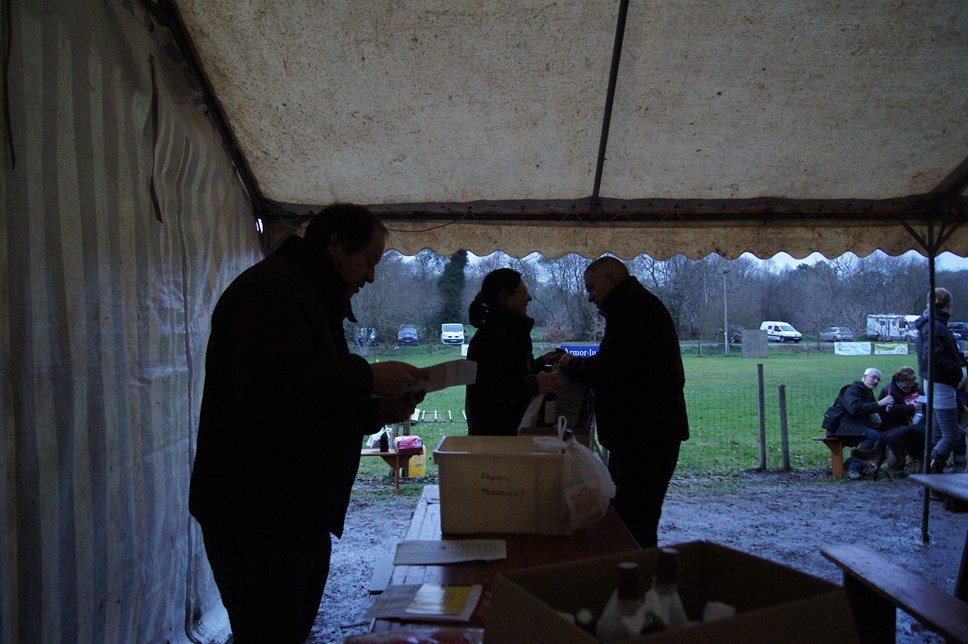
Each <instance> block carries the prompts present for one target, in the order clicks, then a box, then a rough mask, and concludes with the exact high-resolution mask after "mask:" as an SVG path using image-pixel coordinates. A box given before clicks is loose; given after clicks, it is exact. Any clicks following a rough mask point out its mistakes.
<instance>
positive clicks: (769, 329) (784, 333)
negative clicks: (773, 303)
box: [760, 320, 803, 342]
mask: <svg viewBox="0 0 968 644" xmlns="http://www.w3.org/2000/svg"><path fill="white" fill-rule="evenodd" d="M760 331H766V339H767V340H768V341H770V342H799V341H800V340H802V339H803V334H802V333H800V332H799V331H797V330H796V329H794V328H793V325H791V324H790V323H789V322H782V321H779V320H767V321H766V322H763V323H762V324H761V325H760Z"/></svg>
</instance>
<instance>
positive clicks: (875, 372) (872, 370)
mask: <svg viewBox="0 0 968 644" xmlns="http://www.w3.org/2000/svg"><path fill="white" fill-rule="evenodd" d="M864 376H865V377H866V376H881V377H882V378H883V377H884V374H882V373H881V370H880V369H875V368H874V367H868V368H867V369H865V370H864Z"/></svg>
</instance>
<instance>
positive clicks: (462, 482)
mask: <svg viewBox="0 0 968 644" xmlns="http://www.w3.org/2000/svg"><path fill="white" fill-rule="evenodd" d="M563 458H564V455H563V454H562V453H556V452H549V451H542V450H541V449H540V448H539V447H538V446H537V445H536V444H535V442H534V437H532V436H445V437H444V438H443V439H441V441H440V443H439V444H438V445H437V448H436V449H435V450H434V462H435V463H436V464H437V468H438V470H437V471H438V476H439V477H440V528H441V532H443V533H444V534H447V533H476V532H511V533H525V534H567V533H568V532H569V527H568V522H567V520H566V513H565V512H564V509H563V507H562V504H563V494H562V489H561V469H562V464H563Z"/></svg>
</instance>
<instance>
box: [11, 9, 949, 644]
mask: <svg viewBox="0 0 968 644" xmlns="http://www.w3.org/2000/svg"><path fill="white" fill-rule="evenodd" d="M3 6H4V10H3V11H0V45H2V46H0V60H2V67H0V69H2V74H3V82H2V83H0V94H2V95H0V99H2V108H3V110H2V119H0V165H2V173H0V203H2V204H3V210H2V212H0V263H2V266H3V270H2V271H0V417H2V418H3V423H4V424H3V431H0V458H2V468H0V469H2V471H3V476H0V521H2V525H0V615H2V618H0V641H3V642H37V641H82V642H100V641H112V642H113V641H117V642H121V641H130V642H155V641H183V640H187V639H193V640H194V641H207V640H210V639H211V638H212V636H213V634H214V633H217V632H218V631H219V629H220V628H221V627H223V626H224V611H221V609H220V603H219V597H218V593H217V590H216V588H215V585H214V583H213V580H212V578H211V572H210V569H209V567H208V566H207V564H206V561H205V553H204V548H203V544H202V542H201V538H200V534H199V532H198V529H197V525H196V524H194V523H193V522H192V521H191V519H190V517H189V514H188V508H187V490H188V480H189V475H190V472H191V467H192V462H193V458H194V445H195V435H196V429H197V424H198V423H197V421H198V411H199V404H200V400H201V385H202V382H203V381H204V377H205V369H204V359H203V358H204V347H205V343H206V341H207V336H208V329H209V326H208V325H209V319H210V316H211V311H212V308H213V306H214V302H215V300H216V298H217V297H218V295H219V294H220V293H221V292H222V291H223V290H224V289H225V287H226V286H227V285H228V284H229V282H230V281H231V280H232V279H234V278H235V276H237V275H238V274H239V273H240V272H241V271H242V270H244V269H245V268H247V267H248V266H250V265H251V264H253V263H254V262H255V261H257V260H258V259H259V257H260V256H261V254H262V250H263V248H265V247H267V246H271V245H272V243H274V241H275V240H276V239H278V237H279V235H280V233H281V232H283V231H285V230H288V229H290V228H292V227H293V226H295V225H297V224H299V223H300V222H301V221H303V220H304V219H305V218H306V216H307V214H308V213H309V212H312V211H316V210H318V209H319V208H320V207H321V206H323V205H325V204H328V203H331V202H333V201H336V200H342V201H354V202H360V203H364V204H368V205H370V206H372V207H373V208H374V209H376V210H377V211H379V212H380V213H381V214H382V215H383V217H384V218H385V220H386V221H387V222H388V224H389V226H390V227H391V228H392V229H393V230H395V231H396V232H395V233H394V234H393V235H392V237H391V241H392V243H393V244H394V245H395V246H396V247H397V248H398V249H399V250H401V251H403V252H405V253H414V252H416V251H419V250H421V249H423V248H432V249H434V250H436V251H437V252H439V253H442V254H446V253H449V252H452V251H454V250H456V249H458V248H465V249H468V250H471V251H473V252H474V253H477V254H486V253H489V252H491V251H493V250H497V249H500V250H503V251H505V252H508V253H510V254H513V255H524V254H527V253H531V252H534V251H540V252H542V253H544V254H545V255H547V256H558V255H561V254H563V253H566V252H579V253H582V254H584V255H586V256H592V255H598V254H599V253H601V252H604V251H609V252H612V253H616V254H618V255H621V256H624V257H631V256H633V255H638V254H640V253H649V254H651V255H652V256H654V257H656V258H664V257H668V256H670V255H673V254H675V253H685V254H686V255H688V256H690V257H701V256H704V255H706V254H708V253H719V254H721V255H723V256H725V257H735V256H738V255H739V254H741V253H742V252H744V251H750V252H753V253H755V254H757V255H759V256H761V257H764V256H771V255H773V254H774V253H776V252H778V251H786V252H788V253H790V254H792V255H794V256H796V257H803V256H805V255H807V254H809V253H810V252H813V251H819V252H821V253H823V254H825V255H827V256H834V255H839V254H840V253H842V252H844V251H848V250H850V251H854V252H856V253H858V254H860V255H865V254H867V253H869V252H871V251H873V250H874V249H878V248H880V249H882V250H884V251H886V252H888V253H892V254H897V253H901V252H904V251H907V250H910V249H916V250H920V251H922V252H926V253H927V254H929V255H934V254H936V253H937V252H941V251H952V252H954V253H956V254H959V255H968V232H966V231H965V229H964V228H963V227H962V226H961V224H962V223H963V221H964V220H965V216H966V206H965V204H966V200H965V196H964V195H965V188H966V184H968V162H966V160H965V159H966V157H968V128H966V127H965V124H966V123H968V118H966V117H968V3H965V2H963V0H927V1H924V2H917V3H905V2H898V1H896V0H892V1H888V0H869V1H867V2H847V1H846V0H818V1H817V2H812V3H802V2H799V1H797V2H794V1H792V0H769V1H768V0H750V1H749V2H732V3H727V2H708V1H707V2H702V1H695V2H662V1H659V2H649V3H646V2H643V1H635V2H630V3H628V5H627V7H628V12H627V21H626V23H625V26H624V28H623V29H622V30H617V29H616V25H617V24H619V22H620V20H619V16H620V15H622V7H623V6H626V5H623V4H622V2H621V1H620V0H612V1H608V2H606V1H604V0H568V1H561V0H558V1H555V2H552V1H546V2H510V1H505V2H498V1H487V0H484V1H480V2H463V3H458V2H429V1H427V0H413V1H411V2H406V3H400V2H397V3H379V2H358V1H355V2H352V1H348V0H344V1H343V2H310V1H308V0H288V1H283V0H248V1H246V2H228V1H227V0H157V1H156V0H102V1H94V0H44V1H43V2H37V1H36V0H7V1H6V2H5V3H4V4H3ZM617 32H618V33H621V34H622V35H623V36H624V39H623V42H622V44H621V46H620V47H615V43H616V38H615V35H616V33H617ZM618 54H620V55H618ZM613 69H614V70H615V71H616V73H615V74H614V76H612V74H611V72H612V70H613ZM612 79H614V83H612V82H611V80H612ZM610 87H614V92H611V91H610ZM606 105H610V106H611V108H612V109H611V112H610V119H606V118H605V114H606ZM605 123H607V124H608V126H607V127H603V124H605ZM603 131H605V132H607V134H608V137H607V146H606V147H604V154H603V153H602V150H603V146H602V145H601V143H602V141H603V137H602V133H603ZM599 177H600V180H599ZM256 219H258V220H259V222H260V223H261V224H262V226H263V227H264V229H266V230H268V231H269V233H268V234H266V235H261V236H260V235H259V233H258V232H257V226H256V221H255V220H256Z"/></svg>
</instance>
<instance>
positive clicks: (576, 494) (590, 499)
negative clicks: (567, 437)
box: [561, 440, 615, 531]
mask: <svg viewBox="0 0 968 644" xmlns="http://www.w3.org/2000/svg"><path fill="white" fill-rule="evenodd" d="M561 490H562V493H563V494H564V495H565V499H564V500H565V511H566V512H567V513H568V525H569V528H570V529H571V530H572V531H575V530H579V529H581V528H584V527H585V526H589V525H591V524H593V523H595V522H597V521H600V520H601V519H603V518H604V517H605V513H606V512H607V511H608V504H609V502H610V501H611V499H612V497H613V496H615V483H613V482H612V477H611V475H609V473H608V468H607V467H605V463H603V462H602V460H601V459H600V458H598V457H597V456H595V454H594V453H592V451H591V450H590V449H588V448H587V447H585V446H584V445H582V444H581V443H579V442H578V441H576V440H571V441H570V442H569V443H568V447H567V448H565V460H564V464H563V466H562V468H561Z"/></svg>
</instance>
